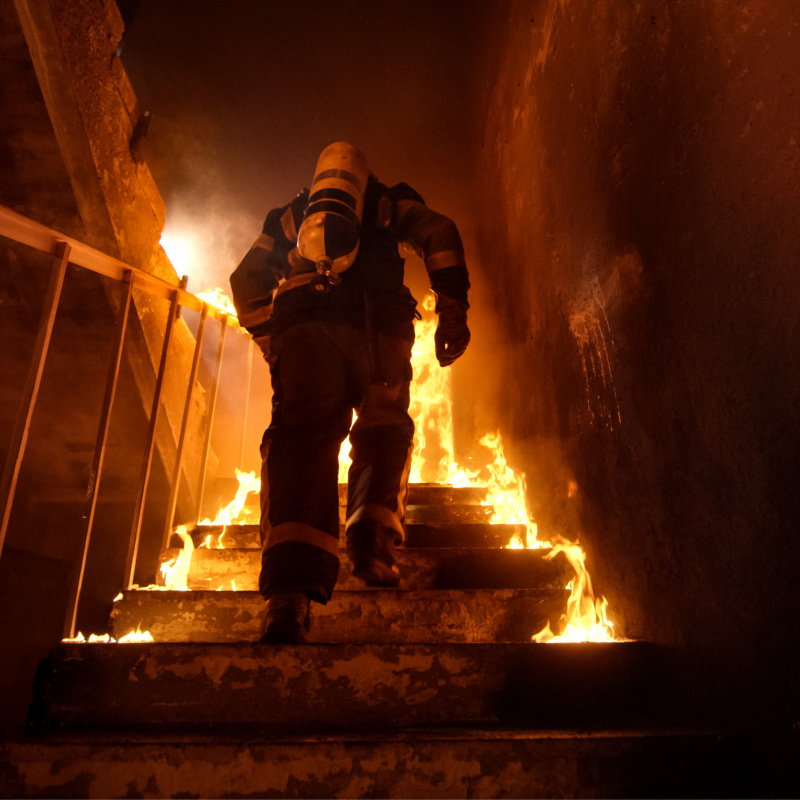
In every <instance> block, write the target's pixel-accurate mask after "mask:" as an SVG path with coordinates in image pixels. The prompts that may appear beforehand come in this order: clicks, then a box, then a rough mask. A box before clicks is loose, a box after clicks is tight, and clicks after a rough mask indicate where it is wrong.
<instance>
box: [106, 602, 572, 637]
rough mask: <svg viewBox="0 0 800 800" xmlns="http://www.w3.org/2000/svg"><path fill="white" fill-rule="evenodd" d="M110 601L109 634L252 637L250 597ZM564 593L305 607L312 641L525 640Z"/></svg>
mask: <svg viewBox="0 0 800 800" xmlns="http://www.w3.org/2000/svg"><path fill="white" fill-rule="evenodd" d="M122 595H123V596H122V599H121V600H119V601H118V602H117V603H115V604H114V610H113V612H112V614H111V634H112V636H113V637H114V638H115V639H119V638H121V637H122V636H124V635H125V634H127V633H129V632H130V631H132V630H136V629H137V628H140V629H141V630H143V631H144V630H148V631H150V633H151V635H152V636H153V638H154V639H155V640H156V641H157V642H242V641H254V640H255V639H257V638H258V631H259V626H260V623H261V616H262V614H263V609H264V600H263V598H262V597H261V595H259V594H258V592H246V591H245V592H239V591H236V592H232V591H218V592H191V591H190V592H174V591H165V590H164V591H148V590H129V591H124V592H123V593H122ZM567 595H568V592H567V591H566V590H565V589H497V590H481V589H479V590H455V589H453V590H427V591H422V590H421V591H418V592H413V593H409V592H405V591H402V590H397V589H381V590H376V591H372V592H361V591H359V592H349V591H337V592H334V595H333V598H332V599H331V601H330V602H329V603H328V604H327V605H324V606H323V605H319V604H317V603H315V604H313V606H312V630H311V635H312V641H315V642H335V643H341V642H370V643H401V642H402V643H404V642H528V641H530V639H531V636H533V634H535V633H537V632H538V631H539V630H541V629H542V628H543V627H544V626H545V624H546V623H547V622H548V621H551V622H552V623H553V624H554V623H556V622H557V621H558V619H559V617H560V616H561V614H563V613H564V610H565V609H566V601H567Z"/></svg>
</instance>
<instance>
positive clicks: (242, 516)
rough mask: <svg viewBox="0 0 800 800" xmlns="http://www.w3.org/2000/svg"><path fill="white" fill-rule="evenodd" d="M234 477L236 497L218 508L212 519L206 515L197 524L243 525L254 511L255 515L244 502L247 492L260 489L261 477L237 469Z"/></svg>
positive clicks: (248, 520)
mask: <svg viewBox="0 0 800 800" xmlns="http://www.w3.org/2000/svg"><path fill="white" fill-rule="evenodd" d="M236 478H237V480H238V481H239V488H238V489H237V490H236V497H234V498H233V500H231V502H230V503H228V505H227V506H225V508H222V509H220V510H219V511H218V512H217V516H216V517H215V518H214V519H210V518H208V517H207V518H206V519H204V520H203V521H202V522H199V523H198V525H245V524H247V523H248V522H250V521H251V520H250V518H251V517H252V516H253V515H254V513H255V515H256V516H257V514H258V512H252V511H251V510H250V509H247V508H245V503H246V502H247V495H248V494H250V493H251V492H259V491H260V490H261V478H257V477H256V473H255V472H242V471H241V470H239V469H237V470H236ZM255 521H256V522H257V521H258V520H257V519H256V520H255ZM220 538H222V537H220Z"/></svg>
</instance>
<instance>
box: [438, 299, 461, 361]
mask: <svg viewBox="0 0 800 800" xmlns="http://www.w3.org/2000/svg"><path fill="white" fill-rule="evenodd" d="M436 313H437V314H438V315H439V324H438V325H437V326H436V333H435V334H434V335H433V342H434V345H435V346H436V359H437V361H438V362H439V364H440V366H442V367H449V366H450V365H451V364H452V363H453V362H454V361H455V360H456V359H457V358H458V357H459V356H462V355H463V354H464V351H465V350H466V349H467V345H468V344H469V328H468V327H467V306H466V305H465V304H464V303H459V302H458V300H453V298H451V297H444V296H443V295H439V297H437V299H436Z"/></svg>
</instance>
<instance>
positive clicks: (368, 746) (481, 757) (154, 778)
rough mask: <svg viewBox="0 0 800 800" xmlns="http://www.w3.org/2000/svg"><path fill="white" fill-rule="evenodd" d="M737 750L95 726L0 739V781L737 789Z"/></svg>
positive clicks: (65, 789)
mask: <svg viewBox="0 0 800 800" xmlns="http://www.w3.org/2000/svg"><path fill="white" fill-rule="evenodd" d="M740 751H741V747H740V746H738V747H737V746H736V740H735V739H734V738H733V737H731V738H727V737H724V736H721V735H720V734H719V733H718V732H715V731H711V732H709V731H705V730H692V729H689V730H686V729H672V728H660V729H656V730H654V731H650V730H648V731H640V730H633V731H628V730H620V731H618V730H602V731H589V732H587V731H581V730H540V731H518V730H502V729H499V730H496V731H491V732H487V731H484V730H480V729H477V730H475V729H456V730H453V729H449V728H448V729H435V730H425V729H411V730H402V731H397V732H393V731H382V732H355V731H354V732H352V733H347V734H342V735H336V734H330V735H318V736H305V737H300V736H285V735H284V736H279V737H268V738H262V737H259V736H254V737H248V738H246V739H244V738H243V737H242V735H241V734H240V735H239V736H236V735H233V736H231V737H230V738H225V737H224V736H222V737H221V736H220V735H219V734H216V735H215V736H214V737H203V736H202V735H201V736H197V735H194V734H186V735H182V736H178V737H165V736H140V737H135V736H130V735H125V736H123V737H120V736H118V735H117V734H116V732H110V733H108V734H107V735H102V734H99V733H98V732H96V731H91V732H81V733H80V734H78V735H75V734H74V733H73V735H71V736H69V737H64V736H63V735H60V736H56V737H54V736H44V737H38V738H37V739H36V740H26V741H6V742H3V743H0V760H1V761H2V762H3V763H4V764H8V765H9V768H8V769H7V771H5V772H2V773H0V789H2V790H3V796H5V797H24V796H26V797H52V796H58V797H72V796H91V797H123V796H140V797H169V796H175V792H176V791H177V790H180V791H181V792H182V793H183V794H184V795H186V796H202V797H261V796H276V797H282V796H292V797H374V796H385V797H499V796H503V797H564V796H567V797H577V796H592V797H621V796H626V797H650V796H673V797H682V796H708V797H710V796H722V795H727V796H736V794H737V792H736V790H737V789H739V790H741V787H742V786H747V785H750V783H749V782H748V781H747V780H746V778H747V767H746V765H744V764H743V763H742V759H741V757H738V758H737V754H738V753H740ZM676 764H680V769H676V768H675V765H676ZM443 765H447V766H446V769H443ZM743 773H744V774H743ZM76 785H78V786H80V787H81V788H80V790H79V792H80V794H76V793H75V786H76ZM287 788H290V789H291V792H289V791H287ZM753 796H766V795H764V794H761V793H755V794H754V795H753Z"/></svg>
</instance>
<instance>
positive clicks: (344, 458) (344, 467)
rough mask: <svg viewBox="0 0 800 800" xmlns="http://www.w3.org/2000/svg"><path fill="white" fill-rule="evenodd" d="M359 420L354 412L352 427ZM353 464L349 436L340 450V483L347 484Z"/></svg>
mask: <svg viewBox="0 0 800 800" xmlns="http://www.w3.org/2000/svg"><path fill="white" fill-rule="evenodd" d="M357 419H358V415H357V414H356V412H355V411H354V412H353V419H352V421H351V422H350V427H351V428H352V427H353V423H354V422H355V421H356V420H357ZM352 463H353V461H352V459H351V458H350V437H349V436H348V437H347V438H346V439H345V440H344V441H343V442H342V446H341V447H340V448H339V483H347V473H348V471H349V469H350V465H351V464H352Z"/></svg>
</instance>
